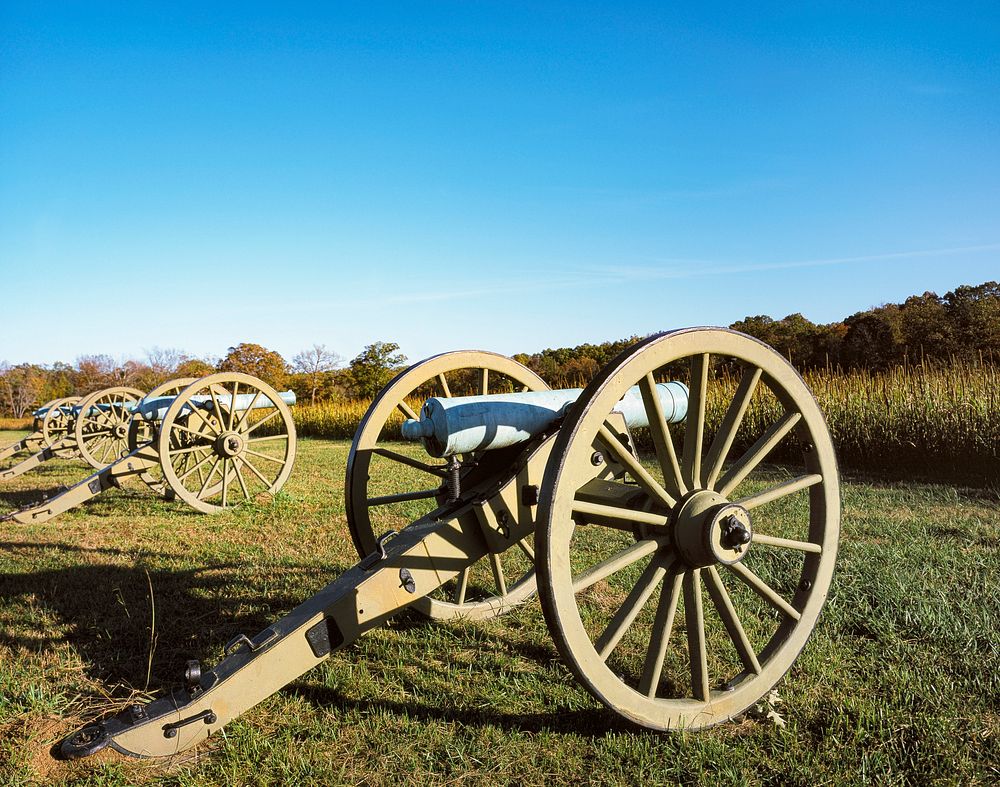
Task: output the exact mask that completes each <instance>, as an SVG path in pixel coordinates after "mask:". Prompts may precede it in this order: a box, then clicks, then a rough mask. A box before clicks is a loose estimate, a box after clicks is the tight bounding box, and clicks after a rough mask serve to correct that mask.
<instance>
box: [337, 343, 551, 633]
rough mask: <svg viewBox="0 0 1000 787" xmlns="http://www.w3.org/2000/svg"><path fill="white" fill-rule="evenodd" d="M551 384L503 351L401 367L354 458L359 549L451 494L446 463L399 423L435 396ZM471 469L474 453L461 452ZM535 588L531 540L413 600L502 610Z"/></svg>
mask: <svg viewBox="0 0 1000 787" xmlns="http://www.w3.org/2000/svg"><path fill="white" fill-rule="evenodd" d="M546 388H548V386H547V385H546V384H545V382H544V381H543V380H542V379H541V378H540V377H539V376H538V375H536V374H535V373H534V372H532V371H531V370H530V369H528V368H526V367H524V366H522V365H521V364H519V363H517V362H516V361H513V360H511V359H510V358H505V357H504V356H502V355H497V354H495V353H488V352H478V351H471V350H469V351H459V352H450V353H443V354H442V355H435V356H434V357H432V358H428V359H427V360H425V361H421V362H420V363H416V364H414V365H413V366H411V367H410V368H409V369H407V370H405V371H404V372H401V373H400V374H399V375H397V376H396V378H395V379H394V380H392V382H390V383H389V384H388V385H387V386H386V387H385V388H384V389H382V391H381V392H379V394H378V396H376V397H375V400H374V401H373V402H372V403H371V406H370V407H369V408H368V412H366V413H365V416H364V418H362V420H361V423H360V424H359V425H358V430H357V433H356V434H355V436H354V443H353V444H352V446H351V452H350V455H349V456H348V459H347V481H346V490H347V499H346V508H347V524H348V527H349V528H350V531H351V537H352V538H353V539H354V545H355V546H356V547H357V549H358V554H359V555H361V556H362V557H364V556H366V555H370V554H371V553H373V552H374V551H375V549H376V539H377V536H380V535H382V534H384V533H386V532H388V531H390V530H401V529H402V528H403V527H405V526H406V525H408V524H409V523H410V522H412V521H414V520H416V519H419V518H420V517H421V516H424V515H425V514H428V513H430V512H431V511H433V510H434V509H435V508H437V507H438V506H440V505H441V504H443V503H444V502H445V489H444V478H445V469H444V468H445V465H444V462H443V461H438V460H431V459H430V458H429V457H428V455H427V452H426V451H425V450H424V449H423V447H422V446H420V445H419V444H414V443H409V442H404V441H403V440H402V438H401V437H400V433H399V427H400V424H401V423H402V422H403V420H404V419H405V418H417V417H418V416H417V413H416V412H415V411H416V410H418V409H419V407H420V404H421V403H422V402H423V401H424V400H425V399H427V398H429V397H431V396H443V397H451V396H461V395H473V394H486V393H502V392H512V391H522V390H532V391H538V390H545V389H546ZM462 459H463V465H464V466H463V468H462V470H461V474H462V475H463V476H464V475H465V473H466V472H467V469H468V467H469V466H470V463H471V461H473V460H474V457H471V456H469V457H462ZM534 591H535V576H534V564H533V552H532V549H531V545H530V544H527V543H524V542H521V543H519V544H518V545H517V546H515V547H512V548H511V549H508V550H507V551H506V552H504V553H503V554H502V555H498V554H493V553H490V554H489V555H487V556H486V557H484V558H483V559H482V560H480V561H478V562H477V563H476V564H475V565H473V566H470V567H469V568H467V569H466V570H465V571H463V572H461V573H460V574H459V575H458V577H457V579H455V580H452V581H449V582H448V583H446V584H445V585H444V586H443V587H442V588H440V589H439V590H437V591H435V592H434V594H432V595H431V596H426V597H424V598H422V599H420V600H419V601H417V602H416V603H415V604H414V607H415V608H416V609H419V610H420V611H421V612H423V613H424V614H426V615H428V616H430V617H432V618H436V619H443V620H447V619H452V618H467V619H482V618H489V617H495V616H496V615H499V614H501V613H503V612H505V611H506V610H508V609H510V608H512V607H513V606H515V605H516V604H519V603H521V602H522V601H524V600H525V599H527V598H529V597H530V596H531V595H532V594H533V593H534Z"/></svg>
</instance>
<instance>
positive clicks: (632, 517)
mask: <svg viewBox="0 0 1000 787" xmlns="http://www.w3.org/2000/svg"><path fill="white" fill-rule="evenodd" d="M573 513H574V514H580V515H582V516H584V517H593V518H594V520H595V521H593V522H588V523H587V524H588V525H590V524H593V525H598V526H604V527H612V528H615V529H616V530H625V531H626V532H629V533H631V532H632V531H633V530H634V529H635V526H636V525H650V526H652V527H666V525H667V523H668V522H669V521H670V517H668V516H667V515H665V514H651V513H648V512H646V511H634V510H632V509H631V508H619V507H618V506H606V505H603V504H601V503H589V502H586V501H583V500H574V501H573Z"/></svg>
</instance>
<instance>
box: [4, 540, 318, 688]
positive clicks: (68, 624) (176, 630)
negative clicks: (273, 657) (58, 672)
mask: <svg viewBox="0 0 1000 787" xmlns="http://www.w3.org/2000/svg"><path fill="white" fill-rule="evenodd" d="M2 553H8V554H10V553H19V555H20V556H21V559H20V562H21V563H22V564H32V563H35V564H44V565H46V566H51V565H52V563H54V562H58V560H59V555H65V554H67V553H74V554H77V555H79V556H80V557H81V559H82V560H81V562H80V563H78V564H75V565H72V566H66V567H57V568H50V567H46V568H39V569H35V570H26V571H21V572H16V573H4V574H0V645H3V646H7V647H10V648H12V649H15V650H16V649H20V648H23V649H27V650H30V651H40V650H44V649H55V648H57V647H60V646H62V645H63V644H67V643H68V644H69V645H71V646H72V647H73V648H74V649H75V650H76V651H77V652H78V653H79V655H80V659H81V661H82V662H83V668H84V672H85V674H86V675H87V676H88V677H90V678H92V679H95V680H99V681H102V682H104V683H107V684H110V685H119V686H125V687H129V688H137V689H146V688H148V689H149V690H157V689H169V688H173V687H174V686H177V685H179V684H180V683H181V678H182V675H183V671H184V665H185V663H186V661H187V660H188V659H193V658H197V659H200V660H202V661H203V662H205V663H206V664H213V663H215V661H217V660H218V659H219V658H220V657H221V655H222V654H221V651H222V647H223V645H224V644H225V643H226V642H227V641H229V640H230V639H231V638H232V637H234V636H236V635H238V634H241V633H245V634H248V635H249V636H253V635H254V634H256V633H258V632H259V631H261V630H263V629H264V628H265V627H267V626H268V625H270V624H271V623H272V622H274V620H275V619H276V618H278V617H280V616H281V615H283V614H284V613H285V612H287V611H288V610H290V609H292V608H293V607H294V606H296V605H297V604H298V603H299V602H301V601H303V600H304V599H305V598H306V597H308V596H309V595H310V593H309V592H308V591H305V590H302V589H301V588H302V587H303V584H304V583H308V585H309V586H315V585H316V577H317V575H320V576H325V575H327V573H328V570H327V569H325V568H319V567H316V566H315V565H312V566H301V565H281V566H269V567H268V570H267V571H260V570H259V569H257V568H256V567H255V566H253V565H249V564H247V563H243V562H232V561H230V562H214V563H208V564H206V565H204V566H199V567H197V568H175V567H164V564H165V563H168V562H175V561H180V560H182V559H183V558H181V557H180V556H178V555H176V554H171V553H163V552H159V553H149V552H146V553H143V554H141V555H136V554H134V553H128V552H125V551H123V550H119V549H114V548H108V547H94V548H90V547H80V546H76V545H72V544H65V543H55V544H53V543H45V544H40V543H32V542H26V541H25V542H16V541H13V542H12V541H8V542H0V554H2ZM53 553H56V557H55V558H53ZM330 572H331V573H332V569H331V570H330ZM331 578H332V577H331ZM151 589H152V598H151V593H150V590H151ZM151 651H152V652H151ZM147 674H148V681H147Z"/></svg>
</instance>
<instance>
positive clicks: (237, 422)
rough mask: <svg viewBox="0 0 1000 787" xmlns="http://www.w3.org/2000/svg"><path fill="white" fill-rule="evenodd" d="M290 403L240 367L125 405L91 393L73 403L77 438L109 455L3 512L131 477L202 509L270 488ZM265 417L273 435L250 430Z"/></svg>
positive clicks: (59, 508)
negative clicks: (85, 472) (47, 493)
mask: <svg viewBox="0 0 1000 787" xmlns="http://www.w3.org/2000/svg"><path fill="white" fill-rule="evenodd" d="M241 390H242V391H243V392H244V393H239V391H241ZM294 403H295V394H294V393H293V392H292V391H285V392H284V393H281V394H279V393H278V392H276V391H274V390H273V389H272V388H271V387H270V386H268V385H266V384H265V383H263V382H262V381H260V380H257V379H256V378H253V377H250V376H249V375H244V374H237V373H219V374H214V375H209V376H208V377H205V378H202V379H200V380H194V379H192V378H183V379H180V380H173V381H170V382H168V383H164V384H163V385H161V386H158V387H157V388H155V389H154V390H153V391H151V392H150V394H149V395H148V396H146V397H144V398H143V397H141V396H140V398H139V399H138V400H136V401H132V402H129V403H123V402H121V401H114V402H113V403H110V404H109V403H107V402H102V401H101V400H100V397H97V398H96V399H95V398H94V397H88V398H87V399H85V400H84V401H83V402H82V403H81V405H80V406H79V407H77V408H75V409H74V412H75V414H76V416H77V425H76V433H77V435H78V436H77V438H76V444H77V445H80V446H82V447H83V448H84V449H86V448H87V447H88V446H89V448H90V451H89V452H88V453H89V455H90V456H94V455H96V456H97V457H100V458H107V459H110V460H111V461H110V462H109V463H105V464H101V465H98V467H99V469H98V471H97V472H96V473H94V474H93V475H91V476H90V477H89V478H86V479H84V480H83V481H81V482H79V483H78V484H76V485H74V486H72V487H70V488H68V489H66V490H64V491H63V492H61V493H60V494H58V495H55V496H54V497H51V498H49V499H47V500H44V501H43V502H41V503H39V504H38V505H35V506H30V507H28V508H25V509H22V510H21V511H16V512H14V513H11V514H8V515H7V516H6V517H4V518H5V519H10V520H14V521H16V522H20V523H22V524H31V523H40V522H45V521H47V520H49V519H51V518H52V517H54V516H56V515H57V514H60V513H62V512H64V511H67V510H69V509H70V508H74V507H76V506H78V505H80V504H81V503H83V502H85V501H87V500H90V499H91V498H93V497H95V496H97V495H99V494H100V493H101V492H103V491H104V490H106V489H109V488H110V487H112V486H119V485H120V483H121V482H122V480H124V479H125V478H128V477H132V476H139V478H141V479H142V480H143V481H145V482H146V483H147V484H148V485H149V486H150V487H152V488H153V489H154V490H155V491H156V492H158V493H163V494H165V495H167V496H168V497H179V498H181V499H182V500H184V501H185V502H186V503H188V505H190V506H191V507H193V508H195V509H196V510H198V511H202V512H204V513H214V512H216V511H220V510H222V509H224V508H226V507H227V506H228V505H229V504H230V503H234V502H236V501H238V500H245V501H252V500H256V499H257V498H258V497H260V496H261V495H265V494H266V495H273V494H274V493H276V492H277V491H278V490H280V489H281V487H282V486H283V485H284V482H285V481H286V480H287V478H288V475H289V474H290V472H291V469H292V465H293V462H294V457H295V425H294V422H293V420H292V416H291V412H290V411H289V409H288V405H290V404H294ZM262 409H271V410H272V412H271V413H270V414H269V415H267V416H265V417H264V418H262V419H259V420H255V419H254V418H253V417H252V416H251V413H253V412H256V411H259V410H262ZM83 419H87V420H86V422H85V421H84V420H83ZM274 419H277V420H274ZM271 421H274V423H272V424H271V426H272V427H277V428H275V429H272V432H273V433H272V434H264V433H263V432H261V433H258V434H255V433H256V432H257V430H258V429H259V428H260V427H261V426H263V425H265V424H267V423H269V422H271ZM122 445H124V448H122V447H121V446H122ZM217 471H221V472H219V473H218V476H217Z"/></svg>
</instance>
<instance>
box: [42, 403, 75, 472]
mask: <svg viewBox="0 0 1000 787" xmlns="http://www.w3.org/2000/svg"><path fill="white" fill-rule="evenodd" d="M79 403H80V397H79V396H66V397H63V398H62V399H55V400H54V401H51V402H49V404H48V410H46V411H45V415H43V416H42V424H41V432H42V440H43V441H44V442H45V445H46V446H47V447H48V448H54V447H55V445H56V443H58V442H59V441H60V440H62V439H63V438H65V437H68V436H70V435H72V434H73V432H74V426H75V425H76V413H75V411H74V409H73V408H74V407H75V406H76V405H78V404H79ZM55 455H56V456H58V457H61V458H63V459H71V458H73V457H75V456H77V455H78V451H77V448H76V446H67V447H65V448H60V449H56V451H55Z"/></svg>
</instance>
